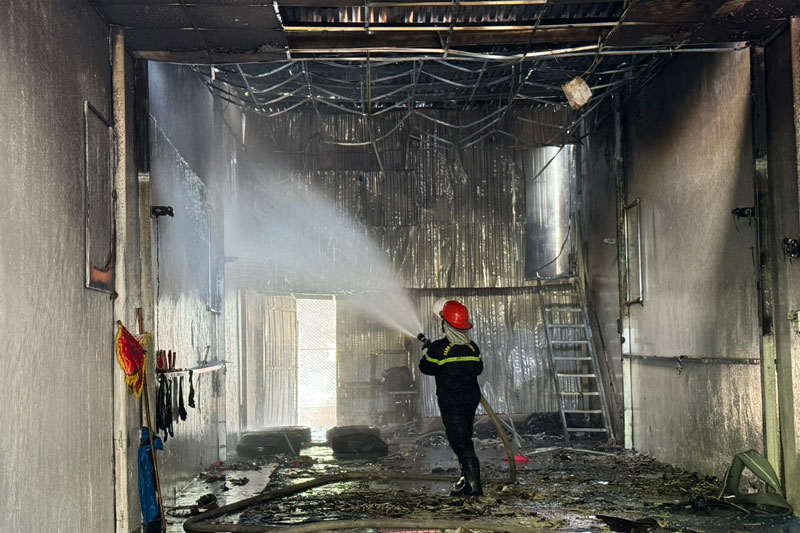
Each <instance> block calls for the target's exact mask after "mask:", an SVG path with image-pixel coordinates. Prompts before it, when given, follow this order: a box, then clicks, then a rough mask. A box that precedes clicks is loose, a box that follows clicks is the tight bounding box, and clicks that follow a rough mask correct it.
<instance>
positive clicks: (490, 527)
mask: <svg viewBox="0 0 800 533" xmlns="http://www.w3.org/2000/svg"><path fill="white" fill-rule="evenodd" d="M481 405H482V406H483V408H484V410H485V411H486V413H487V414H488V415H489V418H490V419H491V420H492V422H493V423H494V425H495V427H496V428H497V434H498V435H499V436H500V440H501V441H502V442H503V447H504V448H505V451H506V455H507V456H508V479H507V480H500V482H501V483H516V481H517V465H516V463H515V461H514V449H513V447H512V446H511V441H510V440H509V438H508V435H507V434H506V432H505V429H504V428H503V424H502V423H501V422H500V419H499V418H498V417H497V414H496V413H495V412H494V409H492V407H491V406H490V405H489V402H487V401H486V398H484V397H483V395H481ZM347 481H437V482H443V483H452V482H453V481H455V478H452V477H448V476H436V475H432V474H395V473H392V472H344V473H342V474H332V475H329V476H322V477H318V478H316V479H312V480H309V481H304V482H302V483H295V484H293V485H289V486H287V487H283V488H280V489H276V490H272V491H269V492H265V493H262V494H258V495H256V496H251V497H250V498H245V499H244V500H239V501H238V502H233V503H230V504H228V505H223V506H222V507H217V508H216V509H210V510H208V511H206V512H204V513H200V514H199V515H197V516H193V517H191V518H189V519H188V520H187V521H186V522H184V523H183V529H184V531H187V532H189V533H209V532H212V533H213V532H231V533H265V532H271V531H281V532H286V533H304V532H312V531H321V530H325V529H328V530H330V529H344V528H356V527H383V528H402V527H411V528H414V527H421V528H425V527H429V528H434V529H435V528H437V527H438V528H457V527H459V526H461V525H464V526H467V527H470V528H474V529H483V530H487V531H497V532H503V531H504V532H507V533H523V532H526V533H534V532H535V531H537V530H534V529H531V528H526V527H521V526H511V525H501V524H491V523H477V522H475V523H467V522H456V521H453V520H405V519H393V520H377V519H376V520H371V519H370V520H339V521H321V522H315V523H311V524H299V525H297V526H290V527H285V526H281V527H277V528H276V527H273V526H266V525H263V526H262V525H246V524H225V523H213V524H210V523H201V522H205V521H207V520H213V519H215V518H219V517H221V516H224V515H226V514H230V513H235V512H237V511H242V510H243V509H246V508H247V507H250V506H251V505H256V504H260V503H265V502H269V501H273V500H277V499H280V498H283V497H286V496H290V495H292V494H297V493H299V492H304V491H306V490H310V489H313V488H316V487H320V486H322V485H329V484H331V483H340V482H347ZM412 522H414V525H408V524H411V523H412ZM355 523H360V524H362V525H352V524H355ZM337 524H350V525H340V526H337ZM370 524H376V525H370ZM447 524H457V525H447ZM470 524H472V525H470ZM298 528H299V529H298ZM304 528H305V529H304Z"/></svg>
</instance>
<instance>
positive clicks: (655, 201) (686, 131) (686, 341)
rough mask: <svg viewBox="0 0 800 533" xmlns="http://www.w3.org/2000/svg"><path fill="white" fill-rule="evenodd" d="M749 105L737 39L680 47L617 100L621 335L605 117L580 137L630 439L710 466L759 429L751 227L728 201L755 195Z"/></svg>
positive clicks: (593, 241) (603, 318)
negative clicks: (724, 47) (626, 271)
mask: <svg viewBox="0 0 800 533" xmlns="http://www.w3.org/2000/svg"><path fill="white" fill-rule="evenodd" d="M750 105H751V104H750V63H749V56H748V52H740V53H726V54H715V55H702V56H700V55H698V56H692V57H688V56H683V57H679V58H677V59H675V60H673V61H672V62H670V63H669V64H668V65H667V67H666V68H665V69H664V70H663V71H662V72H661V73H660V74H659V75H658V76H657V77H656V78H655V79H654V80H653V81H652V82H651V83H649V84H648V85H647V86H646V87H644V88H643V89H642V90H641V91H640V92H638V93H637V94H635V95H634V96H633V97H632V98H630V99H629V100H627V101H626V102H625V103H624V104H623V115H622V128H623V132H624V140H625V142H624V151H623V154H622V155H623V158H624V175H625V187H626V195H627V196H626V203H629V204H630V203H631V202H633V201H634V200H636V199H639V201H640V210H641V243H640V245H641V249H642V272H643V288H644V294H643V303H642V304H632V305H630V306H629V312H630V319H629V322H626V324H627V326H628V328H627V329H626V330H625V331H624V332H623V337H624V342H623V343H622V344H621V345H620V343H619V340H620V335H619V333H618V332H617V324H616V320H615V319H616V318H617V317H619V292H618V286H617V279H616V276H617V271H616V268H617V265H616V247H615V246H608V245H607V244H604V240H606V239H609V238H612V239H613V238H616V207H615V206H616V203H615V199H614V198H615V188H614V166H615V161H614V156H613V154H614V139H613V131H614V129H613V121H607V123H606V124H605V125H604V126H603V127H601V128H600V129H599V130H598V131H596V132H595V133H594V134H593V135H592V136H590V137H589V139H588V143H587V145H588V152H589V153H590V154H591V156H590V157H585V158H584V169H583V174H584V177H585V180H584V183H585V191H584V195H583V199H584V203H583V212H582V215H583V217H584V219H585V222H586V224H585V228H586V235H585V239H586V241H587V249H588V251H589V254H588V258H587V262H588V267H589V278H590V290H591V294H592V295H593V300H594V301H593V303H594V305H595V306H596V308H597V309H598V314H599V317H600V323H601V325H602V327H603V335H604V337H605V338H606V339H609V340H610V341H609V342H607V348H608V349H609V353H610V354H611V356H612V359H613V360H615V361H616V363H615V367H616V378H617V380H618V382H619V381H622V379H621V378H622V375H621V374H622V372H621V369H622V364H621V355H622V354H621V353H620V346H621V351H622V352H623V353H624V354H625V357H627V358H630V368H631V378H630V380H629V381H627V382H625V383H623V386H624V387H627V388H628V390H627V394H629V395H630V399H631V406H632V411H630V412H628V413H627V414H628V423H630V424H632V442H630V443H631V444H632V445H633V446H634V447H635V448H636V449H638V450H640V451H643V452H646V453H649V454H652V455H654V456H655V457H658V458H659V459H662V460H665V461H668V462H670V463H673V464H677V465H680V466H683V467H686V468H689V469H696V470H700V471H704V472H708V473H714V474H722V473H724V467H725V465H726V464H729V463H730V459H731V457H732V455H733V454H735V453H736V452H739V451H743V450H747V449H749V448H756V449H760V447H761V442H762V436H761V386H760V367H759V365H758V363H757V360H758V357H759V345H758V333H757V324H758V319H757V316H758V313H757V300H756V296H757V293H756V274H757V272H756V264H755V260H754V256H753V251H752V249H753V246H754V242H755V241H754V239H755V233H754V231H755V229H754V225H753V224H750V223H748V221H747V220H746V219H744V220H738V221H737V220H736V219H735V218H734V217H733V216H732V215H731V210H732V209H734V208H735V207H742V206H750V205H752V204H753V198H754V193H753V156H752V153H753V149H752V133H751V132H752V125H751V108H750ZM608 122H612V124H610V125H609V124H608ZM636 234H637V232H635V231H634V232H632V234H631V236H630V238H631V239H634V240H638V239H637V235H636ZM606 242H608V241H606ZM612 242H613V241H612ZM632 249H635V247H632ZM632 259H633V260H634V261H638V254H634V257H633V258H632ZM634 283H636V281H635V280H634ZM637 285H638V284H637ZM636 290H637V291H638V289H636ZM681 356H687V357H688V358H689V359H688V360H686V361H685V362H683V363H679V362H678V360H677V359H675V358H676V357H681ZM698 359H704V360H705V363H701V362H692V361H693V360H698Z"/></svg>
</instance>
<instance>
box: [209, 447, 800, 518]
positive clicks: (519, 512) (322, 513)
mask: <svg viewBox="0 0 800 533" xmlns="http://www.w3.org/2000/svg"><path fill="white" fill-rule="evenodd" d="M481 443H482V446H481V447H480V448H481V451H480V452H479V456H480V458H481V468H482V475H483V478H484V480H485V483H484V491H485V496H483V497H479V498H454V497H451V496H449V491H450V488H451V487H450V485H449V484H448V483H442V482H436V481H430V482H428V481H425V482H411V481H401V482H388V481H385V480H381V481H348V482H341V483H334V484H330V485H324V486H320V487H317V488H314V489H311V490H308V491H306V492H302V493H298V494H294V495H292V496H288V497H285V498H282V499H278V500H274V501H270V502H266V503H261V504H256V505H252V506H250V507H248V508H247V509H245V510H244V511H243V512H241V513H240V514H238V515H237V516H235V517H228V520H226V521H233V522H235V523H239V524H246V525H264V526H270V527H278V526H286V525H297V524H302V523H307V522H317V521H321V520H359V519H375V518H384V519H385V518H411V517H413V518H415V519H423V520H424V519H427V518H430V519H434V518H435V519H439V520H455V521H463V522H465V523H466V522H468V521H470V520H475V519H476V518H480V519H481V520H491V521H493V520H496V521H498V522H499V523H507V524H517V525H521V526H523V527H530V528H532V529H540V530H553V531H628V532H639V531H650V532H667V531H675V532H677V531H680V532H684V533H691V532H703V533H714V532H719V533H723V532H725V533H729V532H731V531H749V532H758V531H782V532H784V531H785V532H800V520H797V519H795V518H789V517H781V516H776V515H766V514H757V513H753V512H752V511H747V510H744V509H742V508H738V509H737V508H736V506H732V505H728V504H727V503H726V502H725V501H723V500H720V499H719V498H718V495H719V492H720V483H719V482H718V480H716V479H715V478H710V477H706V476H702V475H699V474H696V473H692V472H686V471H683V470H680V469H678V468H675V467H672V466H669V465H665V464H663V463H659V462H658V461H655V460H654V459H652V458H649V457H647V456H644V455H641V454H638V453H635V452H632V451H629V450H622V449H620V448H617V447H612V446H608V445H603V444H599V443H594V444H583V445H575V446H574V447H566V446H538V447H536V446H534V445H531V444H530V443H529V442H526V443H525V446H523V448H522V449H519V450H517V458H519V459H517V460H516V461H515V462H516V463H517V472H518V483H516V484H508V483H507V482H506V475H507V471H508V464H507V462H504V461H503V459H504V458H506V457H505V454H504V452H503V448H502V444H501V443H500V441H499V440H498V439H483V440H482V441H481ZM540 444H541V443H540ZM550 444H553V443H552V442H551V443H550ZM390 452H391V453H390V454H389V455H388V456H386V457H382V458H374V457H373V458H371V459H369V460H363V459H362V460H358V459H353V460H343V459H341V458H337V457H335V456H334V455H333V453H332V450H331V449H330V448H328V447H327V446H321V445H315V446H311V447H309V448H305V449H303V454H304V455H301V456H295V457H290V456H283V457H281V456H275V457H270V458H264V459H263V460H264V461H269V466H264V468H271V470H270V472H269V474H268V475H267V476H266V477H262V478H261V479H268V481H267V482H265V483H264V484H263V485H261V486H260V487H257V486H255V485H254V484H253V481H251V482H250V483H249V484H248V485H249V489H248V490H249V492H248V495H252V494H257V493H258V492H259V490H257V489H263V490H262V491H263V492H268V491H272V490H275V489H279V488H282V487H285V486H288V485H292V484H295V483H300V482H304V481H308V480H311V479H314V478H318V477H321V476H325V475H331V474H339V473H343V472H372V471H380V472H387V473H409V472H416V473H424V474H429V473H433V474H437V475H441V476H444V477H450V478H453V479H455V478H456V477H457V476H458V469H457V468H456V466H457V464H456V462H455V460H454V458H453V455H452V452H451V451H450V449H449V448H447V447H441V446H439V443H438V442H437V440H436V439H435V438H432V437H430V436H428V438H424V439H415V438H414V437H412V436H409V437H407V438H406V440H405V441H395V442H392V443H391V446H390ZM523 457H524V460H520V459H522V458H523ZM215 470H218V469H215ZM209 474H213V471H212V472H211V473H209ZM247 475H248V476H250V474H249V473H248V474H247ZM200 479H213V476H208V475H207V476H205V477H202V478H200ZM227 482H228V483H229V484H233V479H231V478H230V477H229V478H228V479H227ZM212 485H214V483H212ZM216 485H217V488H216V490H218V491H219V490H221V489H220V488H219V486H218V485H219V482H217V483H216ZM228 494H229V493H225V496H224V498H225V501H226V502H228V503H230V502H231V501H235V499H231V498H230V497H229V496H228ZM218 497H219V496H218ZM239 499H241V498H239ZM220 505H223V503H222V502H220ZM473 529H474V528H473ZM455 531H456V530H449V533H453V532H455ZM463 531H466V528H464V529H463ZM415 533H418V530H415ZM473 533H481V532H479V531H473Z"/></svg>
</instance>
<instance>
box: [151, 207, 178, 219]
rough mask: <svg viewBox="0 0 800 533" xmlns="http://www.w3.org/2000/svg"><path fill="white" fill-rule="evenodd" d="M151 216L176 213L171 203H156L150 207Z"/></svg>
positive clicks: (170, 215)
mask: <svg viewBox="0 0 800 533" xmlns="http://www.w3.org/2000/svg"><path fill="white" fill-rule="evenodd" d="M150 216H153V217H163V216H168V217H174V216H175V213H174V212H173V211H172V206H171V205H154V206H152V207H150Z"/></svg>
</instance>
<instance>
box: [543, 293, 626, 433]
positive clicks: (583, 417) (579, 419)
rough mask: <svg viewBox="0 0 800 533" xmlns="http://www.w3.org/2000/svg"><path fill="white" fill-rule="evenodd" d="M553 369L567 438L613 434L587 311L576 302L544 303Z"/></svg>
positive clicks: (544, 318) (545, 322)
mask: <svg viewBox="0 0 800 533" xmlns="http://www.w3.org/2000/svg"><path fill="white" fill-rule="evenodd" d="M542 317H543V321H544V330H545V337H546V339H547V348H548V353H549V354H550V370H551V373H552V375H553V382H554V383H555V386H556V394H557V395H558V398H559V408H560V412H561V424H562V425H563V426H564V439H565V440H566V442H567V444H569V442H570V435H574V434H579V433H605V434H606V435H607V437H608V439H611V438H612V437H613V434H612V431H611V419H610V417H609V413H608V405H607V401H606V395H605V391H604V390H603V380H602V379H601V378H600V376H599V375H598V373H597V366H598V365H597V357H596V355H595V350H594V346H593V345H592V332H591V328H590V327H589V321H588V320H587V316H586V311H585V309H584V308H583V307H579V306H578V305H576V304H566V305H544V303H543V304H542Z"/></svg>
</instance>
